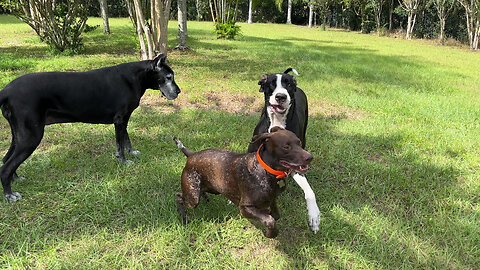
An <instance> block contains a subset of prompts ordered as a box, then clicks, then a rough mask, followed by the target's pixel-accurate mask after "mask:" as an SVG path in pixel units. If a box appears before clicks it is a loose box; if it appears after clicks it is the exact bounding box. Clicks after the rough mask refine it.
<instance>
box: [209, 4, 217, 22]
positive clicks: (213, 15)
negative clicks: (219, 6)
mask: <svg viewBox="0 0 480 270" xmlns="http://www.w3.org/2000/svg"><path fill="white" fill-rule="evenodd" d="M208 4H209V5H210V13H212V22H214V23H215V22H216V20H215V14H214V13H213V6H212V0H208Z"/></svg>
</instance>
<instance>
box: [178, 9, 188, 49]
mask: <svg viewBox="0 0 480 270" xmlns="http://www.w3.org/2000/svg"><path fill="white" fill-rule="evenodd" d="M177 4H178V45H177V47H175V49H178V50H182V51H183V50H188V49H189V48H188V46H187V36H188V33H187V0H178V1H177Z"/></svg>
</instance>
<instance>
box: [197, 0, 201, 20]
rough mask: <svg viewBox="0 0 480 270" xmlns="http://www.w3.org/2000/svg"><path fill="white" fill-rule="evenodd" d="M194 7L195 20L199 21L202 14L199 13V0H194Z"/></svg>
mask: <svg viewBox="0 0 480 270" xmlns="http://www.w3.org/2000/svg"><path fill="white" fill-rule="evenodd" d="M195 8H196V10H197V21H200V19H201V18H202V15H201V14H200V0H195Z"/></svg>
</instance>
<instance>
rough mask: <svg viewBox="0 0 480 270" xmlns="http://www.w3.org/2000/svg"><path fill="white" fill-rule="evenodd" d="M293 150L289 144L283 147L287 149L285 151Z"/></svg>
mask: <svg viewBox="0 0 480 270" xmlns="http://www.w3.org/2000/svg"><path fill="white" fill-rule="evenodd" d="M291 148H292V147H291V146H290V145H288V144H287V145H284V146H283V149H285V150H290V149H291Z"/></svg>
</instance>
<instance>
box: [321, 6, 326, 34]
mask: <svg viewBox="0 0 480 270" xmlns="http://www.w3.org/2000/svg"><path fill="white" fill-rule="evenodd" d="M326 27H327V10H326V9H325V10H324V11H323V23H322V29H323V31H325V30H326Z"/></svg>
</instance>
